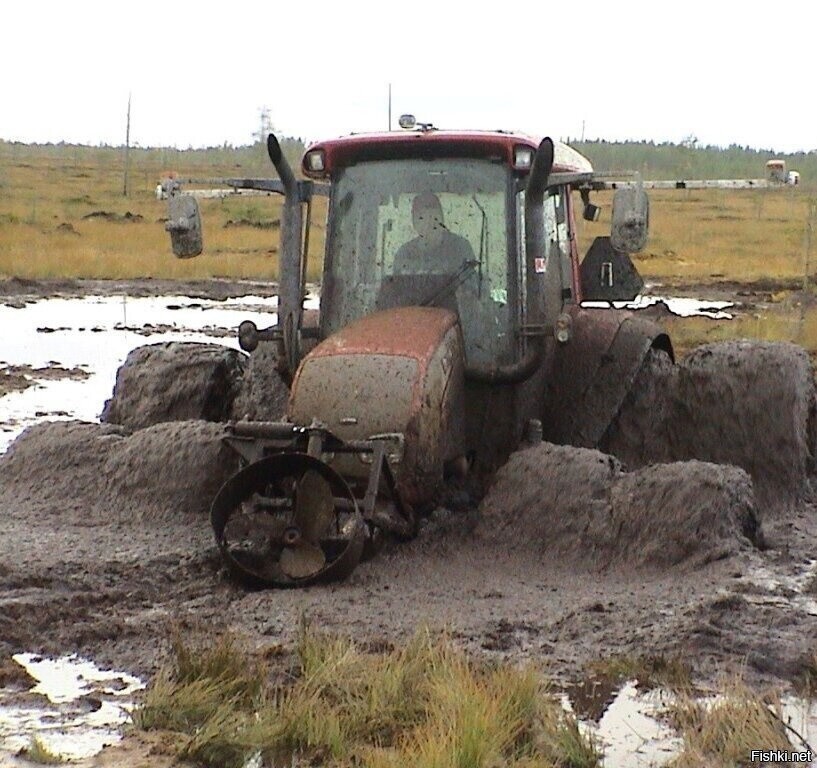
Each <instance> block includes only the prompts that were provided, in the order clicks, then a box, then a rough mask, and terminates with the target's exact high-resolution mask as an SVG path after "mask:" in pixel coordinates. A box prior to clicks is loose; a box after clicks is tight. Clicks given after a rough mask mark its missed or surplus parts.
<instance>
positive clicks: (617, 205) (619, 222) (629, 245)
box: [610, 184, 650, 253]
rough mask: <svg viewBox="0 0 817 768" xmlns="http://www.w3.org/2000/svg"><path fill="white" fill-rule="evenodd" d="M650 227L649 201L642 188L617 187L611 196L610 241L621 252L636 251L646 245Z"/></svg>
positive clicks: (639, 186)
mask: <svg viewBox="0 0 817 768" xmlns="http://www.w3.org/2000/svg"><path fill="white" fill-rule="evenodd" d="M649 227H650V201H649V198H648V197H647V193H646V192H645V191H644V188H643V187H642V186H641V185H640V184H639V185H638V186H637V187H632V188H628V189H619V190H617V191H616V194H615V196H614V197H613V223H612V227H611V230H610V243H611V245H612V246H613V248H614V249H615V250H617V251H621V252H622V253H638V251H641V250H644V246H646V245H647V233H648V231H649Z"/></svg>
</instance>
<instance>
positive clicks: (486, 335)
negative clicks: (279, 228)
mask: <svg viewBox="0 0 817 768" xmlns="http://www.w3.org/2000/svg"><path fill="white" fill-rule="evenodd" d="M510 179H511V176H510V171H509V170H508V168H507V167H506V166H505V165H503V164H502V163H500V162H496V161H491V160H487V159H451V158H445V159H434V160H422V161H418V160H378V161H371V162H362V163H358V164H357V165H354V166H351V167H348V168H345V169H342V170H341V171H340V172H339V173H338V174H337V176H336V177H335V178H334V180H333V185H332V199H331V208H330V231H329V233H328V234H329V236H328V239H327V253H326V256H327V260H326V273H325V284H324V287H323V293H324V301H322V302H321V303H322V309H321V322H322V324H323V325H324V333H325V335H329V334H331V333H334V332H336V331H337V330H339V329H340V328H342V327H343V326H345V325H346V324H348V323H349V322H351V321H352V320H355V319H357V318H359V317H362V316H363V315H366V314H368V313H370V312H373V311H376V310H379V309H388V308H391V307H398V306H418V305H419V306H438V307H446V308H449V309H452V310H453V311H455V312H457V313H458V315H459V317H460V322H461V325H462V330H463V336H464V339H465V347H466V350H465V351H466V357H467V360H468V362H469V363H470V364H477V365H479V364H502V363H506V362H510V361H512V360H513V359H514V354H515V334H514V332H513V324H514V320H515V316H514V314H513V313H512V312H510V309H509V308H510V307H512V306H514V301H515V298H516V297H515V295H510V294H511V293H513V291H514V286H515V281H514V280H513V279H512V278H511V276H512V275H513V274H514V272H513V270H514V269H515V268H516V267H515V258H512V256H514V254H515V253H516V242H515V240H514V233H513V227H512V226H509V221H512V220H513V219H512V218H511V217H509V216H508V210H509V208H510V204H511V200H512V198H511V196H510V194H509V188H510V186H509V183H510Z"/></svg>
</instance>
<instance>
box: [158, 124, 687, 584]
mask: <svg viewBox="0 0 817 768" xmlns="http://www.w3.org/2000/svg"><path fill="white" fill-rule="evenodd" d="M401 127H402V128H403V129H404V130H402V131H389V132H384V133H375V134H359V135H351V136H346V137H342V138H337V139H332V140H329V141H321V142H318V143H316V144H313V145H312V146H310V147H309V148H308V149H307V151H306V152H305V154H304V156H303V159H302V166H301V171H302V175H303V177H304V178H297V177H296V175H295V174H294V172H293V170H292V168H291V167H290V165H289V163H288V162H287V160H286V158H285V157H284V154H283V152H282V150H281V146H280V144H279V142H278V141H277V139H276V137H275V136H274V135H270V136H269V138H268V142H267V149H268V152H269V156H270V159H271V161H272V163H273V165H274V167H275V169H276V171H277V173H278V176H279V178H278V179H271V180H264V179H228V180H224V181H226V183H227V185H228V186H229V187H230V188H231V189H233V190H261V191H263V192H277V193H281V194H283V196H284V203H283V215H282V221H281V246H280V262H279V264H280V282H279V291H280V293H279V306H278V314H277V322H276V323H275V324H274V325H273V326H271V327H269V328H263V329H259V328H258V327H256V326H255V325H254V324H253V323H251V322H249V321H246V322H244V323H242V324H241V326H240V328H239V343H240V346H241V348H242V349H244V350H245V351H247V352H253V351H254V350H256V349H257V348H258V347H259V345H262V344H271V345H274V348H275V349H276V350H277V354H276V358H275V359H276V360H277V366H278V371H279V373H280V375H281V376H282V378H283V379H284V380H285V381H287V382H288V383H289V385H290V398H289V406H288V411H287V415H286V419H285V420H283V421H249V420H243V421H234V422H231V423H230V424H229V425H228V427H227V436H226V437H225V438H224V439H225V441H226V442H227V443H228V444H229V445H230V446H231V448H233V449H234V450H235V451H236V452H237V453H238V454H239V455H240V457H241V463H242V467H241V468H240V469H239V471H238V472H237V473H236V474H235V475H233V476H232V477H231V478H230V479H229V480H228V481H227V482H226V483H225V485H224V486H223V487H222V489H221V490H220V492H219V493H218V495H217V496H216V498H215V500H214V501H213V504H212V509H211V522H212V525H213V530H214V533H215V537H216V541H217V543H218V546H219V548H220V550H221V553H222V555H223V558H224V560H225V562H226V564H227V565H228V567H229V568H230V569H231V570H232V571H233V572H234V573H235V574H236V575H237V576H239V577H240V578H241V579H243V580H245V581H247V582H249V583H252V584H256V585H260V586H279V587H297V586H303V585H307V584H311V583H314V582H317V581H328V580H334V579H342V578H344V577H346V576H348V575H349V574H350V573H351V572H352V570H353V569H354V568H355V566H356V565H357V564H358V562H359V561H360V560H361V559H362V558H364V559H365V558H367V557H370V556H371V555H372V554H373V553H375V552H376V551H377V550H378V548H379V546H380V544H381V543H382V541H383V540H384V538H386V537H388V536H392V537H398V538H410V537H412V536H414V535H415V534H416V532H417V526H418V515H421V514H422V513H423V511H424V510H426V509H428V508H430V507H433V506H434V505H435V503H437V502H438V500H439V499H440V498H441V493H442V492H443V489H444V488H445V487H446V484H447V483H452V482H453V483H467V482H473V484H474V487H478V486H479V483H480V482H482V481H484V480H486V479H489V478H490V477H491V473H492V472H493V471H495V470H496V468H497V467H499V466H500V465H501V464H502V463H503V462H505V461H506V460H507V458H508V456H509V455H510V454H511V453H512V452H513V451H515V450H516V449H517V448H519V447H520V445H524V444H525V443H529V442H536V441H541V440H542V439H546V440H549V441H552V442H557V443H570V444H573V445H578V446H587V447H592V446H596V445H598V444H599V443H600V441H601V440H602V439H603V437H604V435H605V432H606V431H607V430H608V428H609V427H610V425H611V423H612V422H613V421H614V419H615V417H616V415H617V413H618V411H619V409H620V407H621V405H622V402H623V401H624V399H625V397H626V396H627V393H628V391H629V389H630V387H631V385H632V383H633V381H634V379H635V377H636V376H637V375H638V373H639V371H640V369H641V367H642V365H643V363H644V360H645V357H646V356H647V355H648V354H651V352H650V351H651V350H653V351H654V352H657V353H660V354H665V355H667V356H669V357H670V358H672V356H673V351H672V345H671V342H670V339H669V338H668V336H667V335H666V333H664V331H663V330H662V328H661V327H659V326H658V325H656V324H655V323H653V322H650V321H648V320H645V319H642V318H639V317H637V316H635V315H634V314H632V313H629V312H626V311H622V310H617V309H612V308H606V309H605V308H601V309H589V308H584V307H582V302H583V301H584V300H586V299H600V300H604V301H608V302H612V301H614V300H629V299H632V298H634V297H635V295H636V294H637V293H638V292H639V290H640V289H641V287H642V285H643V283H642V281H641V278H640V276H639V275H638V273H637V271H636V270H635V267H634V266H633V264H632V261H631V259H630V257H629V254H631V253H635V252H637V251H639V250H640V249H642V248H643V247H644V244H645V242H646V237H647V228H648V220H649V205H648V199H647V195H646V192H645V191H644V184H642V183H641V182H639V180H638V179H635V180H631V181H629V182H627V183H624V184H622V183H617V184H615V185H613V184H611V182H608V181H605V180H604V179H603V178H601V177H599V176H597V175H596V174H595V173H594V172H593V169H592V167H591V164H590V163H589V161H588V160H587V159H586V158H584V157H583V156H582V155H580V154H579V153H578V152H576V151H575V150H573V149H572V148H570V147H569V146H567V145H566V144H563V143H560V142H555V141H552V140H551V139H550V138H545V139H544V140H542V141H538V140H534V139H532V138H530V137H528V136H525V135H522V134H518V133H506V132H502V131H494V132H481V131H445V130H437V129H435V128H434V127H433V126H432V125H429V124H422V123H417V122H416V121H415V120H414V119H413V118H411V117H410V116H406V117H404V118H401ZM610 188H615V189H617V191H616V193H615V196H614V199H613V210H612V226H611V230H610V235H609V236H607V237H599V238H597V239H596V240H595V242H594V243H593V245H592V247H591V248H590V250H589V251H588V253H587V254H586V256H585V257H584V259H583V260H582V261H581V262H580V258H579V253H578V247H577V239H576V226H575V222H576V216H577V213H580V215H582V216H584V217H585V218H587V219H596V218H597V216H598V211H599V209H598V208H597V207H596V206H595V205H594V204H593V203H592V202H591V194H592V193H593V192H594V191H596V190H599V189H610ZM167 192H168V201H169V210H170V215H169V219H168V222H167V225H166V227H167V229H168V231H169V232H170V235H171V240H172V245H173V250H174V253H175V254H176V255H177V256H179V257H183V258H184V257H189V256H195V255H197V254H198V253H200V252H201V251H202V234H201V222H200V215H199V210H198V205H197V203H196V199H195V197H194V196H192V195H189V194H185V192H184V190H182V189H181V186H180V184H179V183H178V182H175V181H174V182H171V183H170V184H169V185H168V189H167ZM316 195H324V196H328V219H327V222H326V246H325V253H324V254H323V276H322V282H321V292H320V311H319V313H314V312H312V313H309V312H306V311H305V310H304V299H305V296H306V284H305V283H306V279H305V275H306V267H307V262H308V259H310V258H311V254H309V252H308V251H309V248H308V244H309V229H310V225H311V215H312V205H311V202H312V200H313V199H314V197H315V196H316ZM575 198H578V199H575ZM577 203H581V211H580V212H578V211H577V210H576V208H577V207H578V205H577Z"/></svg>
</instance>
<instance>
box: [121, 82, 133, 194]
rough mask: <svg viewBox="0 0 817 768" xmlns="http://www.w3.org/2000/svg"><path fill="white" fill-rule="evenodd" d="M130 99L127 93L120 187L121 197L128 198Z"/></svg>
mask: <svg viewBox="0 0 817 768" xmlns="http://www.w3.org/2000/svg"><path fill="white" fill-rule="evenodd" d="M130 97H131V94H130V92H128V117H127V120H126V122H125V181H124V184H123V185H122V195H123V196H124V197H127V196H128V173H129V172H130Z"/></svg>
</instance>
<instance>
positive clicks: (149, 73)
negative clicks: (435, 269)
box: [0, 0, 817, 152]
mask: <svg viewBox="0 0 817 768" xmlns="http://www.w3.org/2000/svg"><path fill="white" fill-rule="evenodd" d="M762 8H763V9H767V10H763V11H761V6H757V5H750V4H749V3H745V2H731V1H727V0H708V2H701V1H699V0H690V1H689V2H666V0H665V2H660V0H652V1H651V2H637V1H636V0H614V1H612V2H611V1H610V0H605V1H604V2H597V1H596V0H567V1H566V2H553V1H552V0H539V1H538V2H521V0H504V1H503V0H500V1H499V2H496V1H494V2H468V3H454V2H445V0H436V2H429V1H428V0H408V1H406V0H403V2H395V1H394V0H380V2H362V1H361V0H340V1H339V2H324V0H310V2H296V1H295V0H291V1H289V2H279V1H278V0H265V1H264V2H255V1H254V0H230V2H223V3H215V2H211V3H193V2H180V0H163V1H162V2H155V0H139V1H138V2H129V3H124V2H119V1H117V0H106V2H97V0H70V2H65V1H63V2H46V1H44V0H39V1H38V0H7V1H6V2H5V3H4V7H3V13H2V16H1V17H0V18H2V26H0V67H1V68H0V72H2V73H3V75H2V78H0V139H5V140H8V141H23V142H59V141H65V142H69V143H85V144H114V145H119V144H123V143H124V141H125V126H126V113H127V106H128V97H129V95H130V98H131V132H130V137H131V143H132V144H136V145H140V146H177V147H182V148H184V147H188V146H194V147H199V146H214V145H221V144H224V143H225V142H226V143H228V144H233V145H241V144H248V143H251V142H252V141H253V133H254V132H257V131H258V128H259V124H260V110H261V109H262V108H267V109H269V112H270V116H271V119H272V123H273V125H274V127H275V129H276V130H277V131H278V132H279V133H280V134H282V135H284V136H296V137H300V138H303V139H305V140H307V141H312V140H319V139H323V138H329V137H332V136H336V135H343V134H346V133H351V132H361V131H371V130H385V129H386V128H387V127H388V90H389V84H391V88H392V116H393V118H392V119H393V125H394V127H395V128H396V124H397V116H398V115H400V114H402V113H411V114H414V115H416V117H417V119H418V120H420V121H423V122H431V123H433V124H434V125H435V126H437V127H440V128H482V129H495V128H504V129H507V130H520V131H523V132H526V133H529V134H532V135H534V136H544V135H550V136H553V137H554V138H561V139H567V138H573V139H578V138H580V137H581V136H582V135H584V136H585V137H586V138H588V139H607V140H610V141H613V140H628V139H632V140H642V139H643V140H653V141H656V142H662V141H673V142H680V141H682V140H685V139H687V138H689V137H695V138H696V139H697V140H698V141H699V142H700V143H701V144H716V145H720V146H728V145H730V144H740V145H747V146H752V147H756V148H763V149H773V150H775V151H777V152H794V151H799V150H805V151H809V150H812V149H817V100H815V99H814V98H813V95H812V91H813V81H814V72H815V69H817V68H815V65H814V63H813V56H814V54H813V52H812V51H811V49H810V43H809V41H810V40H811V39H812V38H813V34H814V30H815V28H817V3H808V2H805V1H804V0H803V1H801V2H792V1H791V0H778V1H777V2H775V3H773V4H770V5H768V6H766V5H764V6H762Z"/></svg>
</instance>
